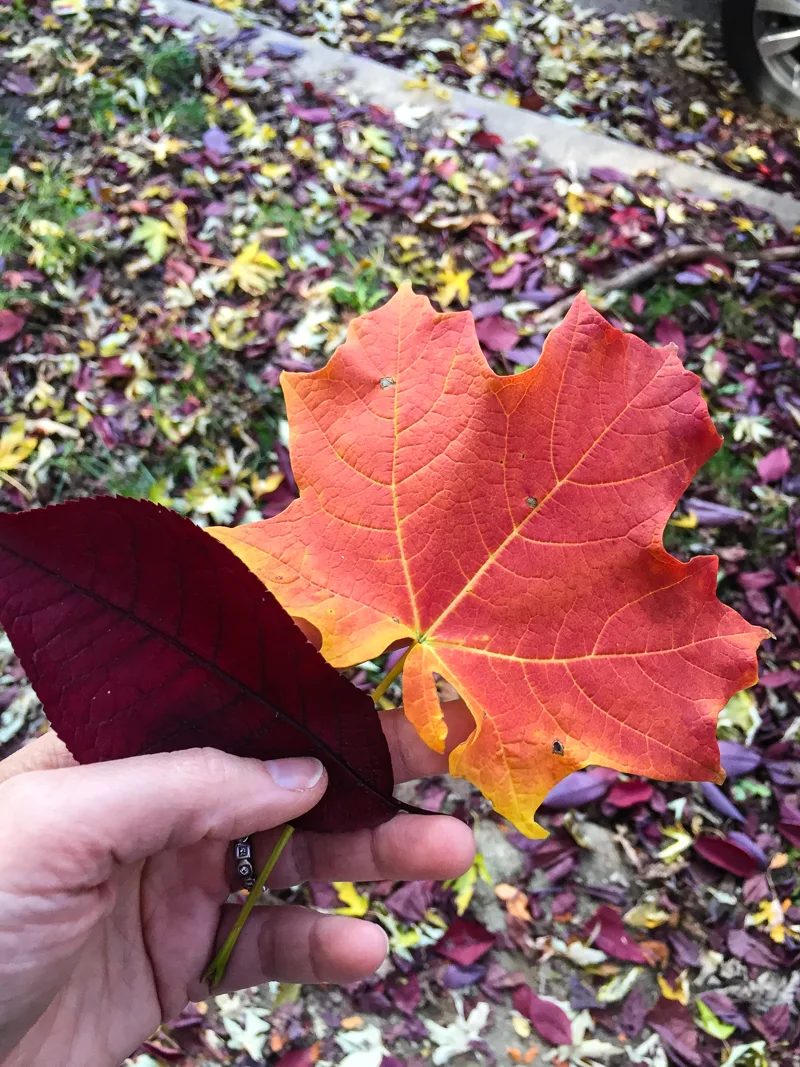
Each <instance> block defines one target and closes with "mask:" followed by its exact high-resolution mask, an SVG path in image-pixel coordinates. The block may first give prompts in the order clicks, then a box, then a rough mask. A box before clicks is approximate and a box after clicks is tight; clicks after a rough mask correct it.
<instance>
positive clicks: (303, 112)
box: [286, 104, 333, 125]
mask: <svg viewBox="0 0 800 1067" xmlns="http://www.w3.org/2000/svg"><path fill="white" fill-rule="evenodd" d="M286 110H287V111H288V112H289V114H290V115H294V116H295V117H296V118H298V119H302V121H303V122H310V123H311V124H312V125H319V124H320V123H323V122H330V121H331V119H332V118H333V116H332V115H331V111H330V108H327V107H301V106H300V105H299V104H287V105H286Z"/></svg>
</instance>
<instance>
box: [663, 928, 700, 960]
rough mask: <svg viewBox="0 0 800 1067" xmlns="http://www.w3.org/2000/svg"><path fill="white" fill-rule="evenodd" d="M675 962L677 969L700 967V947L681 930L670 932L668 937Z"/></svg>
mask: <svg viewBox="0 0 800 1067" xmlns="http://www.w3.org/2000/svg"><path fill="white" fill-rule="evenodd" d="M667 936H668V938H669V943H670V945H672V951H673V954H674V959H675V962H676V963H677V965H678V966H679V967H699V966H700V946H699V945H698V944H697V942H696V941H693V940H692V939H691V938H690V937H687V935H686V934H684V933H683V932H682V931H681V930H672V931H671V932H670V933H669V934H668V935H667Z"/></svg>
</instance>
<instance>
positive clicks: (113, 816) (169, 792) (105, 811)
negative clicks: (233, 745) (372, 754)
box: [0, 701, 474, 1067]
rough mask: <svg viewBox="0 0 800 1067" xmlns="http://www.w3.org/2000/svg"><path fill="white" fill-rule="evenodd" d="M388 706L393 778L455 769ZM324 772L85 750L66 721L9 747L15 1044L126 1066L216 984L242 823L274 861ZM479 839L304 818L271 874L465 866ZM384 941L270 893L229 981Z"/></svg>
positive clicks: (308, 964)
mask: <svg viewBox="0 0 800 1067" xmlns="http://www.w3.org/2000/svg"><path fill="white" fill-rule="evenodd" d="M447 717H448V722H449V723H450V724H451V727H452V730H451V733H452V735H453V737H454V743H457V742H458V740H459V739H461V738H463V737H464V736H466V734H467V733H468V732H469V729H470V723H469V713H468V712H467V711H466V709H465V708H464V706H463V705H462V704H461V703H460V702H459V701H454V702H452V703H451V704H450V705H447ZM382 723H383V727H384V731H385V733H386V737H387V740H388V742H389V746H390V749H391V752H392V760H393V766H394V770H395V779H396V781H398V782H399V781H404V780H407V779H409V778H414V777H421V776H424V775H428V774H440V773H443V772H445V771H446V769H447V757H446V756H440V755H437V754H436V753H434V752H432V751H431V750H430V749H428V748H426V747H425V746H424V745H423V744H422V742H420V741H419V739H418V738H417V737H416V734H415V733H414V730H413V728H412V727H411V725H410V724H409V723H408V722H407V720H406V719H405V717H404V716H403V714H402V711H401V710H398V711H395V712H389V713H386V714H385V715H383V716H382ZM279 762H282V763H286V762H289V763H292V762H294V761H279ZM312 770H313V767H312ZM326 785H327V777H326V775H325V774H324V773H323V774H322V776H321V777H320V779H319V781H318V782H317V783H316V784H315V785H313V786H311V787H310V788H282V787H281V786H280V785H279V784H278V781H277V776H276V775H274V774H273V773H270V770H269V769H268V767H267V765H265V764H263V763H260V762H259V761H257V760H249V759H240V758H237V757H235V756H229V755H227V754H225V753H222V752H219V751H216V750H214V749H195V750H190V751H185V752H174V753H163V754H158V755H152V756H138V757H135V758H133V759H126V760H118V761H112V762H108V763H99V764H94V765H91V766H76V765H75V764H74V760H73V759H72V757H71V756H70V754H69V752H68V751H67V750H66V748H65V747H64V746H63V744H62V743H61V741H60V740H59V739H58V738H57V737H56V735H55V734H54V733H52V732H50V733H48V734H46V735H45V736H44V737H42V738H40V739H38V740H37V741H34V742H32V743H31V744H30V745H28V746H27V747H26V748H24V749H23V750H21V751H20V752H18V753H16V754H15V755H14V756H11V757H9V758H8V759H6V760H5V761H3V763H2V764H0V856H2V858H3V859H2V866H0V1060H2V1061H3V1062H4V1063H5V1064H6V1065H8V1067H45V1065H47V1067H52V1065H53V1064H55V1063H57V1064H59V1067H78V1065H80V1067H116V1065H117V1064H118V1063H119V1062H120V1061H121V1060H122V1059H124V1058H125V1057H126V1056H127V1055H129V1054H130V1053H131V1052H132V1051H133V1050H135V1049H136V1047H137V1046H138V1045H139V1044H140V1043H141V1042H142V1041H143V1040H144V1039H145V1038H146V1037H148V1036H149V1035H150V1034H151V1033H152V1032H153V1031H154V1030H155V1029H156V1027H157V1026H158V1025H159V1023H161V1022H162V1021H166V1020H168V1019H169V1018H171V1017H173V1016H174V1015H175V1014H177V1013H178V1012H179V1011H180V1010H181V1008H183V1006H184V1005H185V1004H186V1003H187V1002H188V1001H190V1000H199V999H202V998H204V997H206V996H208V994H209V990H208V987H207V985H206V984H205V983H204V982H202V980H201V977H200V976H201V975H202V972H203V970H204V969H205V966H206V965H207V963H208V961H209V959H210V958H211V956H212V955H213V953H214V951H215V950H216V947H218V946H219V945H220V944H221V942H222V940H223V939H224V937H225V934H226V933H227V931H228V930H229V929H230V927H231V925H232V924H233V922H234V921H235V916H236V912H237V909H238V905H230V904H226V903H225V900H226V898H227V897H228V895H229V894H230V892H231V889H232V888H236V884H235V882H234V881H232V880H231V875H232V873H233V872H232V864H231V862H230V844H229V843H230V841H231V840H232V839H234V838H236V837H240V836H243V835H244V834H255V835H256V836H255V858H256V862H257V865H259V866H260V865H261V864H263V863H264V861H265V859H266V857H267V855H268V854H269V851H270V849H271V847H272V843H273V841H274V840H275V838H276V837H277V835H278V834H279V833H280V828H281V826H282V825H283V824H284V823H286V822H291V821H292V820H293V819H296V818H297V817H298V816H299V815H301V814H302V813H303V812H305V811H308V810H309V809H310V808H312V807H313V806H314V804H316V803H317V802H318V801H319V799H320V797H321V796H322V795H323V793H324V791H325V788H326ZM409 839H413V841H414V846H415V847H414V848H413V849H408V848H407V843H408V841H409ZM473 855H474V842H473V839H472V834H471V831H470V830H469V829H468V828H467V827H466V826H464V825H463V824H462V823H460V822H458V821H457V820H455V819H451V818H449V817H447V816H438V815H431V816H413V815H398V816H396V817H395V818H394V819H393V820H391V821H390V822H388V823H385V824H384V825H382V826H380V827H378V828H377V829H375V830H370V831H359V832H355V833H347V834H340V835H321V834H312V833H303V832H297V833H295V835H294V836H293V838H292V839H291V841H290V844H289V846H288V847H287V849H286V850H285V852H284V853H283V855H282V856H281V858H280V860H279V862H278V864H277V866H276V868H275V871H274V872H273V876H272V878H271V879H270V885H271V886H272V887H273V888H278V887H285V886H290V885H295V884H297V883H298V882H301V881H303V880H304V879H307V878H311V879H322V880H347V881H368V880H373V879H398V880H400V879H420V878H451V877H455V876H457V875H459V874H461V873H462V872H463V871H464V870H466V868H467V867H468V866H469V864H470V863H471V862H472V858H473ZM386 948H387V943H386V936H385V934H384V933H383V931H382V929H381V928H380V927H378V926H376V925H374V924H372V923H370V922H365V921H362V920H360V919H351V918H345V917H343V916H336V915H321V914H318V913H316V912H312V911H309V910H307V909H305V908H297V907H264V908H257V909H256V911H255V912H254V913H253V915H252V916H251V917H250V919H249V921H248V923H247V925H246V927H245V930H244V932H243V934H242V936H241V938H240V940H239V942H238V944H237V947H236V949H235V951H234V954H233V956H232V959H231V962H230V964H229V967H228V971H227V974H226V977H225V982H224V984H223V986H222V987H221V988H220V989H219V990H217V992H224V991H230V990H233V989H240V988H245V987H248V986H252V985H257V984H258V983H260V982H265V981H268V980H280V981H287V982H303V983H310V982H340V983H345V982H352V981H355V980H357V979H359V978H362V977H365V976H367V975H369V974H370V973H372V972H373V971H374V970H375V969H376V968H377V967H379V966H380V964H381V963H382V961H383V959H384V957H385V955H386ZM12 1050H13V1051H12ZM4 1057H6V1058H4Z"/></svg>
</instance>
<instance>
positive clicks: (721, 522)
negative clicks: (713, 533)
mask: <svg viewBox="0 0 800 1067" xmlns="http://www.w3.org/2000/svg"><path fill="white" fill-rule="evenodd" d="M684 503H685V504H686V506H687V507H688V508H689V509H690V510H691V511H693V512H694V513H695V515H696V516H697V522H698V524H699V525H700V526H727V525H728V524H729V523H732V522H738V521H739V520H740V519H746V518H748V515H747V512H746V511H739V510H738V508H729V507H726V506H725V505H724V504H714V503H712V502H711V501H710V500H700V499H699V498H698V497H689V499H688V500H686V501H684Z"/></svg>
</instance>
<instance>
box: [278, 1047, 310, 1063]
mask: <svg viewBox="0 0 800 1067" xmlns="http://www.w3.org/2000/svg"><path fill="white" fill-rule="evenodd" d="M315 1058H316V1057H315V1056H312V1050H311V1049H310V1048H293V1049H290V1050H289V1051H288V1052H284V1054H283V1055H282V1056H281V1058H280V1059H279V1060H277V1061H276V1063H275V1067H311V1065H312V1064H313V1063H314V1059H315Z"/></svg>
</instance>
